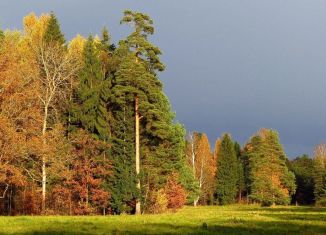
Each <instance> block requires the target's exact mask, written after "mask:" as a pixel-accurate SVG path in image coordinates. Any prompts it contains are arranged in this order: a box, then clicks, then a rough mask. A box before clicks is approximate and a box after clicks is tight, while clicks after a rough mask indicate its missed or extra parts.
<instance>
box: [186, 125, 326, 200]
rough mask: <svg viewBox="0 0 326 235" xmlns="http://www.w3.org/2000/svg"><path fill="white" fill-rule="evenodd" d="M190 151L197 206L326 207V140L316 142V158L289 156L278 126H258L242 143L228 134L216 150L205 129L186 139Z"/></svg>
mask: <svg viewBox="0 0 326 235" xmlns="http://www.w3.org/2000/svg"><path fill="white" fill-rule="evenodd" d="M186 155H187V158H188V164H189V165H190V166H191V168H192V171H193V174H194V176H195V181H197V185H198V188H197V191H196V192H195V193H194V197H193V204H194V205H195V206H196V205H197V204H198V203H200V204H201V205H210V204H220V205H225V204H231V203H245V204H248V203H254V204H256V203H258V204H261V205H262V206H271V205H288V204H295V205H313V204H316V205H317V206H326V144H320V145H317V146H316V147H315V150H314V156H313V158H310V157H309V156H308V155H303V156H300V157H297V158H295V159H294V160H288V158H287V156H286V155H285V153H284V150H283V148H282V145H281V144H280V140H279V136H278V133H277V132H276V131H274V130H270V129H261V130H259V131H258V132H257V133H256V134H254V135H253V136H252V137H251V138H250V139H249V140H248V141H247V143H246V144H245V145H244V147H243V148H241V146H240V145H239V144H238V143H237V142H235V141H233V140H232V139H231V136H230V135H229V134H225V135H223V136H222V137H221V138H219V139H217V140H216V142H215V147H214V150H213V151H211V148H210V144H209V141H208V138H207V136H206V135H205V134H204V133H197V132H193V133H190V134H189V135H188V138H187V150H186Z"/></svg>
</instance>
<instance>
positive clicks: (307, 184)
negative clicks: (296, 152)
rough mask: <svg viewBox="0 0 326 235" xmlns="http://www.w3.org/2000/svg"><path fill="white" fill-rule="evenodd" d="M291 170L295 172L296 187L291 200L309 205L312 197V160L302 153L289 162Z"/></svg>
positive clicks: (312, 199)
mask: <svg viewBox="0 0 326 235" xmlns="http://www.w3.org/2000/svg"><path fill="white" fill-rule="evenodd" d="M290 166H291V170H292V171H293V172H294V174H295V179H296V185H297V189H296V192H295V194H294V195H293V202H294V203H298V204H299V205H311V204H313V202H314V201H315V197H314V169H315V168H314V161H313V159H311V158H309V156H307V155H302V156H300V157H297V158H295V159H294V160H292V161H291V162H290Z"/></svg>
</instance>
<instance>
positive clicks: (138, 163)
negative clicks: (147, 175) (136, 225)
mask: <svg viewBox="0 0 326 235" xmlns="http://www.w3.org/2000/svg"><path fill="white" fill-rule="evenodd" d="M138 102H139V100H138V96H135V148H136V177H137V189H138V190H139V192H140V179H139V169H140V154H139V112H138ZM140 213H141V210H140V198H139V197H137V198H136V211H135V214H136V215H139V214H140Z"/></svg>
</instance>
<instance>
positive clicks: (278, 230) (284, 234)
mask: <svg viewBox="0 0 326 235" xmlns="http://www.w3.org/2000/svg"><path fill="white" fill-rule="evenodd" d="M82 225H84V224H78V225H76V230H75V229H74V228H72V227H70V228H69V229H68V228H67V229H64V228H58V230H57V231H55V230H53V229H52V230H46V229H45V230H44V231H42V230H40V231H33V232H25V233H14V234H24V235H60V234H62V235H63V234H64V235H76V234H112V235H122V234H129V235H138V234H189V235H197V234H198V235H201V234H203V235H204V234H206V235H211V234H223V235H256V234H257V235H258V234H259V235H260V234H261V235H292V234H293V235H294V234H295V235H300V234H304V235H322V234H325V233H326V225H323V224H321V225H317V224H302V223H296V222H295V221H292V222H290V221H270V222H263V221H255V220H250V221H244V220H240V221H237V222H236V221H234V222H232V221H230V223H229V224H226V225H219V224H217V223H215V224H209V223H208V224H207V226H206V225H205V226H203V225H199V226H182V225H173V224H169V223H162V224H161V223H153V224H150V223H149V224H146V225H139V226H137V225H135V227H133V228H130V227H129V228H128V227H126V228H124V227H123V226H121V228H119V229H118V230H112V229H111V230H110V228H106V229H105V230H103V229H99V228H97V227H93V228H92V227H89V228H84V229H81V226H82ZM74 230H75V231H74ZM0 235H5V233H0Z"/></svg>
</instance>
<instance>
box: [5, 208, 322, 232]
mask: <svg viewBox="0 0 326 235" xmlns="http://www.w3.org/2000/svg"><path fill="white" fill-rule="evenodd" d="M0 234H68V235H70V234H236V235H239V234H240V235H241V234H248V235H249V234H251V235H252V234H267V235H281V234H296V235H297V234H304V235H318V234H320V235H321V234H326V209H317V208H313V207H275V208H262V207H258V206H239V205H232V206H221V207H219V206H210V207H208V206H207V207H197V208H193V207H186V208H184V209H182V210H181V211H179V212H177V213H175V214H172V213H167V214H161V215H141V216H133V215H121V216H106V217H102V216H71V217H69V216H45V217H41V216H19V217H0Z"/></svg>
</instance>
